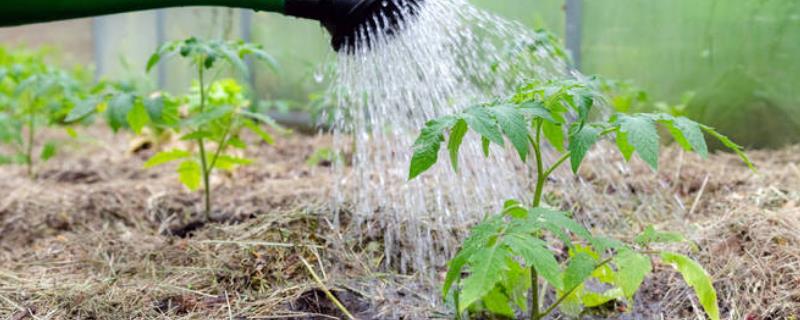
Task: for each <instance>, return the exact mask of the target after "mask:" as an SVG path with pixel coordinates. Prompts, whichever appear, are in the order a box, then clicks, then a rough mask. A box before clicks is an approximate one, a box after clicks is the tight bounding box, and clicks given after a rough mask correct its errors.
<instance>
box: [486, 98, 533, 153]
mask: <svg viewBox="0 0 800 320" xmlns="http://www.w3.org/2000/svg"><path fill="white" fill-rule="evenodd" d="M489 111H490V112H491V113H492V115H494V117H495V119H496V120H497V123H498V124H499V125H500V129H501V130H503V132H504V133H505V134H506V136H507V137H508V140H509V141H511V144H512V145H513V146H514V148H515V149H516V150H517V153H518V154H519V157H520V159H521V160H522V161H525V159H526V158H527V157H528V150H529V149H528V147H529V145H528V126H527V123H526V121H525V116H523V115H522V113H521V112H520V111H519V110H517V109H515V108H514V107H512V106H509V105H500V106H496V107H492V108H489Z"/></svg>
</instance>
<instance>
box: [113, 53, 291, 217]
mask: <svg viewBox="0 0 800 320" xmlns="http://www.w3.org/2000/svg"><path fill="white" fill-rule="evenodd" d="M175 54H179V55H180V56H181V57H183V58H185V59H188V60H189V61H190V62H191V63H192V65H193V66H194V67H195V68H196V70H197V84H196V85H195V86H194V87H193V90H192V95H190V97H189V98H187V99H186V102H187V103H188V108H187V110H186V115H185V116H184V118H183V119H177V116H178V109H177V104H174V103H163V102H164V100H163V99H162V100H161V101H162V103H161V104H158V103H153V104H152V105H151V107H150V108H148V103H146V102H145V101H146V100H144V99H137V98H135V97H133V98H131V97H128V98H126V99H128V101H127V102H125V103H124V104H122V103H121V105H125V106H130V108H129V109H127V108H126V109H127V110H125V109H123V112H120V115H119V116H114V117H112V119H115V118H117V119H120V121H121V119H122V118H123V117H122V116H121V114H126V116H125V117H124V118H125V121H126V122H127V123H128V125H129V126H130V127H131V128H132V129H133V130H134V131H136V132H140V131H141V129H142V128H143V127H145V126H147V125H149V124H152V123H154V118H155V117H153V114H155V113H159V112H153V110H156V111H157V110H160V111H161V112H160V113H159V114H160V115H161V122H162V123H161V124H162V125H165V126H168V127H170V128H172V130H175V131H176V132H179V133H180V134H182V137H181V139H182V140H185V141H190V142H194V143H195V145H196V147H197V151H196V152H195V151H194V149H174V150H169V151H163V152H160V153H158V154H156V155H155V156H153V157H152V158H150V160H148V161H147V163H146V164H145V166H146V167H153V166H157V165H162V164H165V163H169V162H172V161H180V164H179V165H178V175H179V178H180V181H181V182H182V183H183V184H184V185H185V186H186V187H188V188H189V189H190V190H197V189H198V188H200V187H201V186H202V188H203V191H204V214H205V218H206V220H210V219H211V212H212V205H211V183H210V178H211V175H212V173H213V172H214V170H215V169H224V170H231V169H233V168H235V167H237V166H240V165H246V164H249V163H250V162H251V161H250V160H248V159H245V158H241V157H238V156H235V155H233V154H231V153H229V151H230V148H238V149H245V148H246V147H247V144H246V143H245V141H244V140H242V139H241V138H240V133H241V131H243V130H244V129H249V130H250V131H252V132H253V133H255V134H256V135H258V136H259V137H260V138H261V139H263V140H264V141H266V142H267V143H272V142H273V139H272V137H271V136H270V135H269V134H268V133H267V132H266V131H264V130H263V129H262V128H261V126H260V124H261V123H263V124H268V125H272V126H274V127H278V126H277V124H275V122H274V121H273V120H272V119H271V118H269V117H268V116H266V115H263V114H260V113H254V112H250V111H248V107H249V105H250V102H249V101H248V100H246V99H245V98H244V93H243V89H242V87H241V86H240V85H239V84H238V83H237V82H236V81H234V80H231V79H225V80H220V81H215V82H211V84H209V79H208V77H207V72H208V71H209V70H212V69H214V68H215V67H217V66H218V65H220V64H221V63H222V62H225V63H227V64H229V65H232V66H234V67H235V68H236V69H237V70H238V71H240V72H241V73H244V74H246V73H248V69H247V64H246V63H245V61H244V59H245V58H246V57H249V56H252V57H255V58H257V59H259V60H261V61H265V62H267V64H268V65H269V66H271V67H272V68H273V69H277V64H276V63H275V61H274V60H273V59H272V58H271V57H270V56H269V55H268V54H267V53H266V52H264V51H263V50H262V49H261V47H260V46H259V45H256V44H251V43H244V42H241V41H238V42H232V41H217V40H211V41H202V40H198V39H195V38H190V39H187V40H184V41H176V42H170V43H166V44H164V45H163V46H161V47H160V48H159V49H158V51H156V53H154V54H153V55H152V56H151V58H150V60H149V61H148V63H147V70H148V71H149V70H150V69H152V68H153V67H154V66H155V65H156V64H158V63H159V61H161V60H162V59H163V58H164V57H166V56H170V55H175ZM159 106H160V108H159Z"/></svg>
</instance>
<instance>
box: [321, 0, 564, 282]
mask: <svg viewBox="0 0 800 320" xmlns="http://www.w3.org/2000/svg"><path fill="white" fill-rule="evenodd" d="M394 1H402V0H394ZM419 6H420V7H419V8H418V9H416V12H418V14H416V15H415V16H414V17H412V18H409V19H407V21H405V22H404V23H403V25H401V26H400V29H401V30H400V31H399V32H396V33H395V34H392V35H387V34H386V32H384V31H382V30H374V29H366V28H362V30H360V32H359V35H358V39H357V40H356V41H355V43H354V49H353V50H354V51H353V52H352V53H351V54H348V53H341V54H339V55H338V58H337V64H338V68H337V71H336V72H335V74H334V75H333V79H332V80H333V83H334V84H335V85H333V86H332V87H331V94H333V95H334V96H335V97H336V99H337V101H338V111H337V112H336V113H335V114H333V115H332V116H333V118H334V119H335V120H334V132H335V134H334V147H335V148H336V149H337V150H340V151H342V152H344V153H345V154H352V163H350V164H349V166H348V165H345V164H343V163H339V164H337V165H335V169H334V170H335V172H336V178H337V180H336V184H337V185H336V186H335V188H334V189H335V190H336V191H335V195H334V198H335V206H336V207H337V208H344V207H347V208H349V209H348V210H347V215H346V216H345V215H344V214H337V216H336V221H334V224H336V225H341V226H343V227H346V228H347V230H348V231H349V233H348V234H350V235H353V236H359V237H366V238H369V239H367V240H373V239H377V240H381V241H382V243H383V244H384V250H385V252H384V253H385V260H384V262H385V263H386V264H387V265H389V266H392V267H394V268H399V269H400V270H401V271H402V272H410V271H420V272H422V273H425V272H426V271H431V270H433V267H441V266H443V265H445V264H446V262H447V260H448V259H449V258H450V257H452V255H453V253H454V251H455V250H457V249H458V244H459V240H461V239H463V237H464V236H465V235H466V234H467V232H468V226H470V225H472V224H474V223H475V222H477V221H479V220H480V219H481V218H482V217H484V216H485V215H486V214H487V213H491V212H494V211H495V210H497V209H498V208H499V207H500V206H501V205H502V203H503V201H504V200H507V199H510V198H518V199H524V198H527V197H529V195H530V190H531V186H529V185H528V184H527V182H528V181H529V180H530V179H528V178H526V177H525V176H522V175H519V174H518V172H524V170H525V169H526V168H527V167H526V166H525V164H523V163H521V162H520V161H519V159H518V158H517V157H509V156H507V155H508V153H507V152H506V150H502V148H500V147H497V146H494V147H493V148H492V154H491V156H490V159H485V158H484V156H483V155H482V152H481V145H480V139H478V138H477V136H475V135H468V136H467V138H466V139H465V143H464V145H463V147H462V154H461V158H460V166H461V168H460V171H459V172H458V173H455V172H453V170H452V169H451V168H450V167H449V161H440V163H439V164H437V165H436V167H435V168H433V170H431V171H429V172H427V173H425V174H424V175H423V176H422V177H421V178H419V179H417V180H414V181H411V182H409V181H407V177H408V169H409V162H410V159H411V156H412V145H413V142H414V139H415V138H416V136H417V134H418V133H419V130H420V129H421V128H422V126H423V125H424V123H425V122H426V121H427V120H429V119H431V118H434V117H437V116H442V115H446V114H452V113H455V112H457V111H458V110H461V109H463V108H465V107H468V106H471V105H473V104H475V103H477V102H483V101H487V100H489V99H492V98H494V97H497V96H501V97H502V96H507V95H509V94H511V93H512V92H513V90H514V88H515V87H516V86H517V85H519V84H521V83H523V82H524V81H527V80H530V79H543V80H546V79H556V78H564V77H571V76H572V75H571V74H570V72H569V71H568V66H567V62H566V61H565V60H564V59H563V58H562V56H563V53H562V52H560V51H559V49H558V48H557V47H554V46H551V45H549V44H548V42H547V41H546V40H547V39H546V35H545V34H543V33H539V32H534V31H532V30H530V28H528V27H526V26H523V25H521V24H518V23H516V22H511V21H508V20H506V19H504V18H501V17H498V16H496V15H494V14H492V13H489V12H487V11H484V10H481V9H478V8H476V7H475V6H473V5H471V4H469V3H468V2H467V1H466V0H435V1H424V2H422V3H421V4H419ZM383 18H385V17H383ZM378 25H379V24H378ZM440 157H441V158H442V159H447V158H446V157H447V155H445V154H444V152H443V154H442V155H440ZM346 204H353V205H352V206H346ZM340 212H343V211H340ZM345 217H346V218H347V219H345ZM362 240H363V239H362Z"/></svg>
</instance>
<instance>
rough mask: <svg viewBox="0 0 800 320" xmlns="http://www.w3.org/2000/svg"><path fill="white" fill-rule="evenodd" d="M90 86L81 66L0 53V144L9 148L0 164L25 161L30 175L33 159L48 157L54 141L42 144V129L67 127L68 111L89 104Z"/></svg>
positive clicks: (53, 151) (39, 55)
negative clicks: (60, 65)
mask: <svg viewBox="0 0 800 320" xmlns="http://www.w3.org/2000/svg"><path fill="white" fill-rule="evenodd" d="M88 87H89V84H88V81H85V77H82V73H81V72H80V71H79V70H76V71H67V70H63V69H59V68H56V67H52V66H50V65H48V64H47V63H45V57H44V53H42V52H38V53H33V54H31V53H24V52H23V53H19V54H17V55H14V54H10V53H7V52H5V51H3V52H0V142H2V143H3V144H5V145H7V146H8V147H9V148H10V149H11V152H12V154H11V155H0V163H18V164H24V165H26V166H27V172H28V175H29V176H31V177H33V176H34V164H35V162H36V159H37V158H38V159H41V160H42V161H46V160H49V159H50V158H52V157H53V156H54V155H55V154H56V149H57V145H58V144H57V143H56V142H55V141H47V142H46V143H44V145H43V146H41V148H40V145H39V142H38V141H37V139H38V138H39V137H38V133H39V131H40V129H41V128H42V127H45V126H51V125H67V124H68V122H69V121H67V115H68V114H69V113H70V112H71V110H73V109H76V108H82V106H83V105H85V104H88V103H91V102H90V101H89V99H88V97H89V95H90V92H89V90H87V88H88ZM70 133H71V135H74V132H73V131H71V130H70ZM37 149H41V150H40V151H38V153H39V154H38V155H36V152H37Z"/></svg>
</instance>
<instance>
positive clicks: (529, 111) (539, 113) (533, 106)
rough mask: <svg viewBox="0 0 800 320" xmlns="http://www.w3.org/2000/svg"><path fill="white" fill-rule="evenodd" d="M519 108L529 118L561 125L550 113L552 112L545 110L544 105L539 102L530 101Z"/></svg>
mask: <svg viewBox="0 0 800 320" xmlns="http://www.w3.org/2000/svg"><path fill="white" fill-rule="evenodd" d="M517 108H518V109H519V110H520V111H522V113H524V114H525V115H526V116H527V117H528V118H531V119H537V118H538V119H544V120H547V122H550V123H554V124H559V123H560V122H559V121H557V120H556V119H555V118H554V117H553V114H552V113H550V110H548V109H547V108H545V107H544V105H543V104H542V103H540V102H538V101H528V102H525V103H522V104H520V105H519V106H518V107H517Z"/></svg>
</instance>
